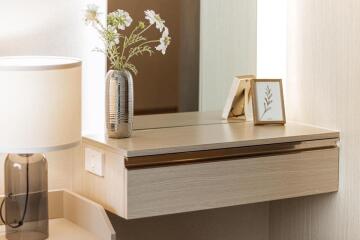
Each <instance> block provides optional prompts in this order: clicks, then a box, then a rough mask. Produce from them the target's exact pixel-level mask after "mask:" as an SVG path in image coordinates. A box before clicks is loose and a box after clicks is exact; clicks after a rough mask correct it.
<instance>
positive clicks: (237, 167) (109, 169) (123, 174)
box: [74, 112, 339, 219]
mask: <svg viewBox="0 0 360 240" xmlns="http://www.w3.org/2000/svg"><path fill="white" fill-rule="evenodd" d="M135 129H136V130H135V131H134V134H133V136H132V137H131V138H129V139H107V138H106V137H104V136H86V137H84V138H83V146H82V161H81V162H80V163H78V164H77V166H76V167H77V168H79V169H75V171H76V173H78V174H76V176H75V184H74V188H75V190H76V192H78V193H80V194H81V195H83V196H86V197H87V198H89V199H91V200H93V201H95V202H97V203H99V204H101V205H102V206H103V207H104V208H105V209H106V210H108V211H110V212H112V213H115V214H116V215H118V216H121V217H122V218H125V219H137V218H144V217H152V216H160V215H167V214H175V213H183V212H191V211H198V210H205V209H215V208H221V207H228V206H235V205H242V204H250V203H258V202H265V201H272V200H279V199H287V198H294V197H301V196H309V195H315V194H323V193H330V192H336V191H337V190H338V183H339V179H338V172H339V148H338V141H339V133H338V132H336V131H331V130H326V129H321V128H317V127H312V126H307V125H302V124H297V123H291V122H289V123H287V124H286V125H285V126H278V125H269V126H254V125H253V123H252V122H246V121H243V120H229V121H227V120H222V119H221V113H219V112H205V113H179V114H165V115H151V116H139V117H136V118H135ZM99 158H101V162H99V161H98V160H99ZM92 161H94V162H92ZM86 162H87V163H86ZM85 163H86V164H87V165H89V164H90V165H92V166H90V167H94V168H95V167H96V168H97V170H99V169H98V168H100V169H101V168H102V171H100V172H101V173H100V174H98V175H99V176H98V175H96V174H93V173H90V172H88V171H85V170H84V169H85V165H86V164H85Z"/></svg>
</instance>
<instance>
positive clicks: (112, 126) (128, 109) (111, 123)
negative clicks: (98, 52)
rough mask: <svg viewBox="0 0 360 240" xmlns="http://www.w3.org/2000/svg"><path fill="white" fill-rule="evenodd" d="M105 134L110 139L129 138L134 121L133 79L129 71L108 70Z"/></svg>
mask: <svg viewBox="0 0 360 240" xmlns="http://www.w3.org/2000/svg"><path fill="white" fill-rule="evenodd" d="M105 102H106V132H107V136H108V137H110V138H117V139H120V138H128V137H131V134H132V129H133V119H134V90H133V78H132V75H131V73H130V72H129V71H126V70H121V71H117V70H110V71H109V72H108V74H107V76H106V101H105Z"/></svg>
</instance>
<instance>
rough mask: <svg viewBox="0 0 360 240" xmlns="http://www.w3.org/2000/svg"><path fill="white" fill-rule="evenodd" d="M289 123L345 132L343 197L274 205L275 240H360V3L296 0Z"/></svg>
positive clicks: (291, 18) (290, 37)
mask: <svg viewBox="0 0 360 240" xmlns="http://www.w3.org/2000/svg"><path fill="white" fill-rule="evenodd" d="M288 15H289V18H288V24H289V28H288V40H289V47H288V64H289V66H288V105H289V108H288V116H289V118H291V119H294V120H297V121H301V122H305V123H309V124H314V125H318V126H322V127H327V128H331V129H338V130H340V132H341V151H340V152H341V153H340V176H339V177H340V190H339V192H338V193H337V194H330V195H322V196H317V197H308V198H300V199H294V200H286V201H279V202H275V203H272V204H271V208H270V209H271V217H270V219H271V228H270V232H271V237H270V239H272V240H288V239H291V240H357V239H360V231H359V226H360V206H359V203H360V191H359V190H360V177H359V176H360V112H359V111H358V106H359V105H360V94H359V93H360V67H359V63H360V31H359V30H360V1H358V0H346V1H336V0H316V1H314V0H292V1H289V11H288Z"/></svg>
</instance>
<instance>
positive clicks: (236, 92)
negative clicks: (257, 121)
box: [222, 75, 256, 121]
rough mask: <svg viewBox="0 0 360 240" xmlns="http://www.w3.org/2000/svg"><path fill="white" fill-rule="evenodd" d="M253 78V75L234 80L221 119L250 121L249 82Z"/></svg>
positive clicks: (238, 77)
mask: <svg viewBox="0 0 360 240" xmlns="http://www.w3.org/2000/svg"><path fill="white" fill-rule="evenodd" d="M255 78H256V76H255V75H245V76H237V77H235V78H234V80H233V83H232V85H231V88H230V92H229V95H228V97H227V99H226V103H225V106H224V109H223V113H222V118H223V119H245V120H247V121H252V119H253V116H252V103H251V81H252V80H253V79H255Z"/></svg>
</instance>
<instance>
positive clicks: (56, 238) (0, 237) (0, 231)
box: [0, 218, 99, 240]
mask: <svg viewBox="0 0 360 240" xmlns="http://www.w3.org/2000/svg"><path fill="white" fill-rule="evenodd" d="M49 232H50V237H49V240H67V239H76V240H99V238H97V237H95V236H94V235H93V234H92V233H90V232H88V231H86V230H84V229H83V228H81V227H79V226H78V225H76V224H74V223H72V222H70V221H69V220H66V219H65V218H58V219H52V220H50V222H49ZM0 240H6V238H5V227H4V226H1V227H0Z"/></svg>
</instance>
